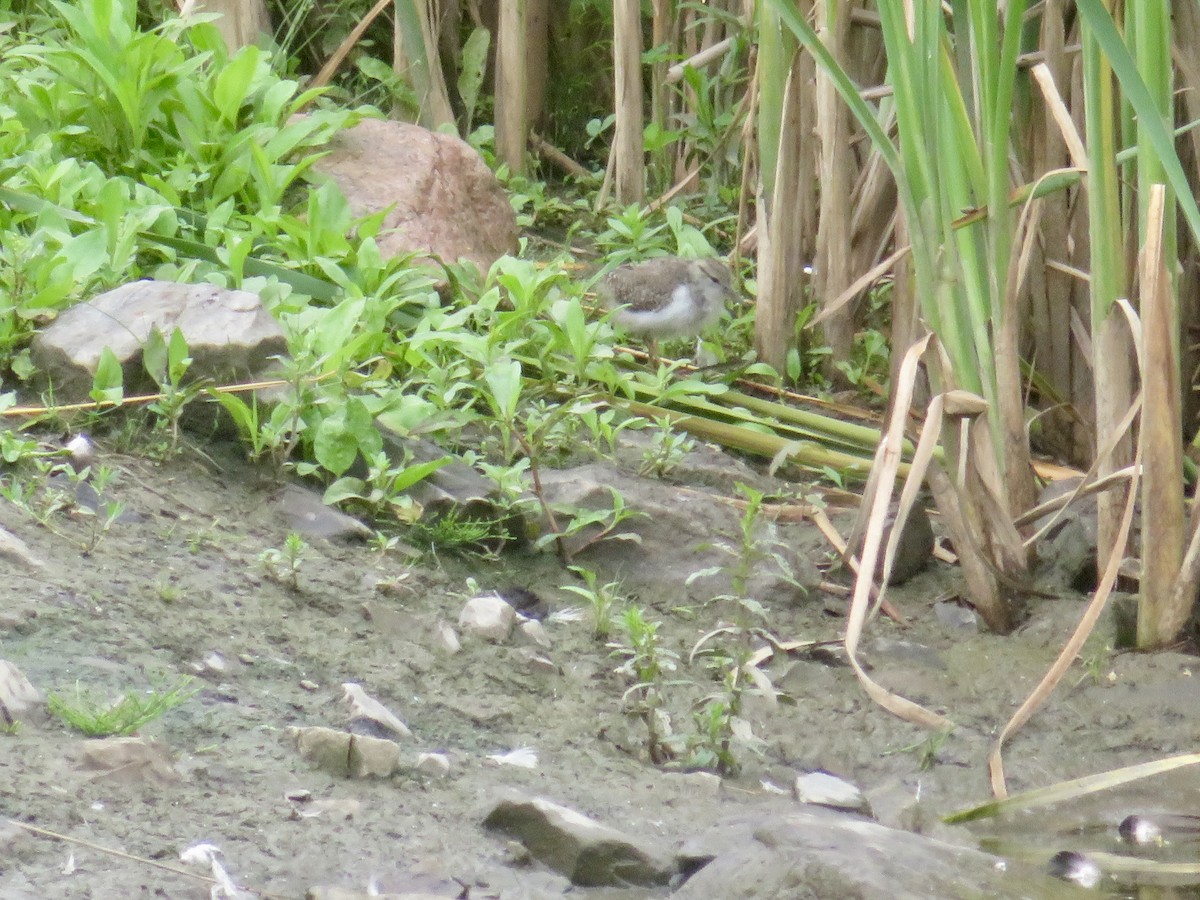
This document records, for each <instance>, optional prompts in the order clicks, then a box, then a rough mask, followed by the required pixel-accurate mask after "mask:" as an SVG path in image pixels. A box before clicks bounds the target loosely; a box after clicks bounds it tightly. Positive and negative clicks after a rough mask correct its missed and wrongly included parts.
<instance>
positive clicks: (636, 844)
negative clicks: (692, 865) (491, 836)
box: [483, 792, 678, 887]
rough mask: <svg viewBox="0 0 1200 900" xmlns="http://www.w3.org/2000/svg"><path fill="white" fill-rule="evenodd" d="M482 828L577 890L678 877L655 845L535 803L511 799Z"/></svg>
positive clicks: (563, 808)
mask: <svg viewBox="0 0 1200 900" xmlns="http://www.w3.org/2000/svg"><path fill="white" fill-rule="evenodd" d="M483 824H484V827H485V828H490V829H492V830H495V831H500V832H503V833H504V834H506V835H508V836H510V837H513V838H516V839H517V840H519V841H520V842H521V843H522V844H524V845H525V847H526V848H528V850H529V852H530V853H531V854H533V856H534V857H535V858H536V859H537V860H539V861H540V862H542V863H543V864H545V865H547V866H549V867H550V868H552V869H554V870H555V871H556V872H559V873H561V874H562V875H565V876H566V877H567V878H569V879H571V882H572V883H573V884H577V885H580V886H582V887H599V886H602V885H614V886H621V887H628V886H629V885H640V886H643V887H650V886H655V885H665V884H667V883H668V882H669V881H670V880H671V878H672V877H673V876H674V875H675V874H676V873H677V872H678V866H677V865H676V862H675V860H674V858H672V857H671V855H670V854H669V853H667V852H666V851H665V850H664V849H663V848H661V847H658V846H656V845H655V844H654V842H652V841H647V840H642V839H638V838H635V837H632V836H630V835H626V834H624V833H622V832H620V831H618V830H617V829H615V828H610V827H609V826H607V825H602V824H600V823H599V822H596V821H595V820H593V819H589V818H588V817H587V816H584V815H582V814H581V813H578V812H576V811H575V810H573V809H570V808H568V807H566V806H560V805H559V804H557V803H553V802H551V801H549V800H546V799H543V798H540V797H526V796H523V795H521V794H518V793H515V792H514V793H510V794H508V795H506V796H505V797H504V798H503V799H502V800H500V801H499V802H498V803H497V804H496V805H495V806H494V807H493V808H492V810H491V812H489V813H488V815H487V817H486V818H485V819H484V822H483Z"/></svg>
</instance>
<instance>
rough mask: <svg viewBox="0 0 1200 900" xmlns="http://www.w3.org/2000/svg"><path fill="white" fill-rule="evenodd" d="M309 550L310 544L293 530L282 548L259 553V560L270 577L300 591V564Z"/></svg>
mask: <svg viewBox="0 0 1200 900" xmlns="http://www.w3.org/2000/svg"><path fill="white" fill-rule="evenodd" d="M308 550H309V546H308V544H307V543H305V541H304V538H302V537H300V535H299V534H297V533H296V532H294V531H293V532H291V533H290V534H289V535H288V536H287V537H286V538H285V539H284V542H283V549H282V550H279V549H276V548H274V547H272V548H270V549H269V550H264V551H263V552H262V553H260V554H259V555H258V561H259V564H260V565H261V566H262V567H263V569H264V571H266V573H267V576H268V577H269V578H271V579H273V580H275V581H278V582H279V583H280V584H286V585H287V586H288V587H290V588H291V589H292V590H293V591H298V590H300V566H301V564H302V563H303V562H304V559H305V557H306V556H307V555H308Z"/></svg>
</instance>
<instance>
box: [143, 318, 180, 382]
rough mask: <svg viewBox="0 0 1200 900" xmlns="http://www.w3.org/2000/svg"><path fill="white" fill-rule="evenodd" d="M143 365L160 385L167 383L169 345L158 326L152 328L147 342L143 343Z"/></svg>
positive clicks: (147, 372)
mask: <svg viewBox="0 0 1200 900" xmlns="http://www.w3.org/2000/svg"><path fill="white" fill-rule="evenodd" d="M176 331H178V329H176ZM142 365H143V366H144V367H145V369H146V374H148V375H149V376H150V377H151V378H152V379H153V380H154V383H155V384H157V385H158V386H159V387H162V386H163V385H165V384H166V383H167V365H168V364H167V345H166V342H165V341H164V340H163V336H162V332H161V331H159V330H158V326H155V327H153V328H151V329H150V333H149V334H148V335H146V342H145V343H144V344H143V345H142Z"/></svg>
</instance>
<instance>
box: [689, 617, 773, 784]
mask: <svg viewBox="0 0 1200 900" xmlns="http://www.w3.org/2000/svg"><path fill="white" fill-rule="evenodd" d="M757 634H759V632H757V631H756V630H751V629H746V628H740V627H732V626H723V627H720V628H716V629H713V630H712V631H710V632H708V633H707V634H705V635H704V636H703V637H701V638H700V640H699V641H697V642H696V645H695V646H694V647H693V648H692V652H691V653H690V654H689V656H688V660H689V662H691V661H693V660H696V659H700V660H702V661H703V663H704V667H705V668H706V669H707V670H708V672H709V674H710V676H711V677H712V678H713V680H715V681H717V682H718V683H719V685H720V686H719V687H718V688H717V689H716V690H713V691H711V692H709V693H708V694H707V695H706V696H705V697H703V698H702V699H701V700H699V701H698V702H697V703H696V704H695V706H694V708H693V710H692V718H693V720H694V721H695V724H696V731H695V732H694V733H693V734H692V735H690V736H689V737H688V739H687V741H686V747H687V753H688V756H687V762H686V764H687V765H690V766H695V767H697V768H704V769H713V770H714V771H717V772H720V773H721V774H723V775H733V774H736V773H737V772H738V771H739V770H740V769H741V763H740V762H739V757H738V754H739V753H740V751H742V750H747V749H749V750H754V751H758V750H759V749H760V748H761V745H762V741H760V740H759V739H758V738H756V737H755V736H754V733H753V732H752V731H751V729H750V724H749V722H747V721H745V720H744V719H742V718H741V712H742V705H743V701H744V698H745V695H746V693H747V692H752V693H757V694H759V695H760V696H762V697H764V698H766V700H767V701H768V702H769V703H771V704H774V703H775V702H776V701H777V699H778V697H779V692H778V691H777V690H776V689H775V686H774V685H773V684H772V683H771V680H770V678H769V677H768V676H767V674H766V673H765V672H763V670H762V669H761V668H760V665H761V663H762V661H763V660H764V659H767V658H769V656H770V654H768V653H763V652H762V651H755V650H754V649H753V648H752V646H751V644H750V639H751V638H752V637H753V636H755V635H757Z"/></svg>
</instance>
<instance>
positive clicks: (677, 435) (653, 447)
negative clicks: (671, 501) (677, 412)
mask: <svg viewBox="0 0 1200 900" xmlns="http://www.w3.org/2000/svg"><path fill="white" fill-rule="evenodd" d="M654 426H655V428H654V432H653V434H651V436H650V446H648V447H647V448H646V449H645V451H644V452H643V453H642V464H641V465H640V466H639V467H638V474H639V475H655V476H658V477H660V478H661V477H662V476H663V475H667V474H669V473H670V472H671V470H672V469H674V468H675V467H676V466H677V465H679V463H681V462H682V461H683V459H684V457H686V456H687V454H688V453H690V452H691V451H692V449H693V448H694V447H695V446H696V442H695V440H693V439H692V438H691V437H690V436H689V435H688V434H687V432H683V431H675V430H674V429H673V428H672V427H671V420H670V419H669V418H667V417H666V416H660V417H659V418H657V419H655V420H654Z"/></svg>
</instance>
